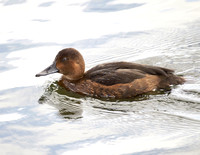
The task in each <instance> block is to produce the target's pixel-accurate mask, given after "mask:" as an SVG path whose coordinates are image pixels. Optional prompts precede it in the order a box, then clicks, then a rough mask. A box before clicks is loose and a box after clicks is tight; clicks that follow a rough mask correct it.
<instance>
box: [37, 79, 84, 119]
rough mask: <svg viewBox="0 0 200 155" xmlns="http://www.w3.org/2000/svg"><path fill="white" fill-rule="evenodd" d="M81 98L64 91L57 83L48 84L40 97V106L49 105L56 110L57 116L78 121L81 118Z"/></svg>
mask: <svg viewBox="0 0 200 155" xmlns="http://www.w3.org/2000/svg"><path fill="white" fill-rule="evenodd" d="M82 99H83V98H82V96H80V95H78V94H75V93H72V92H70V91H67V90H65V89H64V88H63V87H61V86H60V85H59V83H58V81H56V82H53V83H50V84H49V85H48V86H47V87H46V88H45V91H44V94H43V95H42V96H41V97H40V99H39V100H38V102H39V103H40V104H49V105H51V106H53V107H55V108H57V109H58V111H59V115H61V116H62V117H63V118H65V119H78V118H81V117H82V112H83V110H82V106H81V100H82Z"/></svg>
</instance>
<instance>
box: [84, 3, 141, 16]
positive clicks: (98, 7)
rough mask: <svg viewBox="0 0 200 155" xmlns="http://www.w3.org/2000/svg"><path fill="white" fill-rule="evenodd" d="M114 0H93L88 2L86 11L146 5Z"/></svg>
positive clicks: (106, 10) (109, 10) (113, 10)
mask: <svg viewBox="0 0 200 155" xmlns="http://www.w3.org/2000/svg"><path fill="white" fill-rule="evenodd" d="M113 1H114V0H102V1H99V0H91V1H90V2H87V3H86V4H87V7H86V8H85V11H86V12H101V13H105V12H115V11H121V10H126V9H131V8H135V7H139V6H142V5H144V4H143V3H129V4H112V2H113Z"/></svg>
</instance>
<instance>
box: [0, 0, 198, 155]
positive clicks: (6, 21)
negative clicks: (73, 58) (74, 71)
mask: <svg viewBox="0 0 200 155" xmlns="http://www.w3.org/2000/svg"><path fill="white" fill-rule="evenodd" d="M199 10H200V1H198V0H186V1H183V0H177V1H173V0H169V1H161V0H151V1H145V0H143V1H120V0H110V1H96V0H93V1H87V0H84V1H79V0H75V1H73V2H69V1H25V0H24V1H19V0H4V1H1V2H0V19H1V26H0V27H1V28H0V36H1V37H0V154H20V155H21V154H42V155H44V154H200V113H199V112H200V76H199V73H200V67H199V66H200V56H199V53H200V35H199V34H200V29H199V27H200V11H199ZM66 47H74V48H76V49H78V50H79V51H80V52H81V53H82V54H83V56H84V59H85V61H86V69H89V68H91V67H93V66H95V65H97V64H100V63H104V62H112V61H130V62H136V63H142V64H149V65H157V66H162V67H168V68H171V69H174V70H175V71H176V74H178V75H182V76H184V77H185V78H186V80H187V82H186V83H185V84H184V85H181V86H175V87H173V88H172V91H169V92H160V93H158V94H157V95H154V94H149V95H143V96H139V97H137V98H134V99H132V100H99V99H94V98H90V97H85V96H81V95H77V94H74V93H72V92H68V91H66V90H65V89H63V88H62V87H60V86H59V85H58V84H57V81H58V80H59V78H60V75H59V74H55V75H50V76H47V77H41V78H35V74H36V73H38V72H39V71H41V70H42V69H44V68H45V67H47V66H48V65H50V64H51V63H52V61H53V59H54V57H55V55H56V54H57V52H58V51H59V50H61V49H62V48H66Z"/></svg>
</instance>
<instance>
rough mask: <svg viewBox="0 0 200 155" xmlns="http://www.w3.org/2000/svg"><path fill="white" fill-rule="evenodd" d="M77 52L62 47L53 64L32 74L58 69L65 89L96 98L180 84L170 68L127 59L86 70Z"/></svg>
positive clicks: (129, 94) (118, 95)
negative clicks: (141, 63)
mask: <svg viewBox="0 0 200 155" xmlns="http://www.w3.org/2000/svg"><path fill="white" fill-rule="evenodd" d="M84 71H85V63H84V60H83V57H82V56H81V54H80V53H79V52H78V51H77V50H75V49H73V48H67V49H63V50H62V51H60V52H59V53H58V55H57V56H56V58H55V60H54V62H53V64H52V65H51V66H50V67H48V68H46V69H45V70H44V71H42V72H40V73H39V74H37V75H36V76H44V75H47V74H51V73H55V72H60V73H62V74H63V76H62V78H61V80H60V83H61V85H63V86H64V87H65V88H66V89H68V90H70V91H73V92H76V93H79V94H84V95H88V96H92V97H99V98H118V99H125V98H131V97H134V96H137V95H140V94H144V93H148V92H151V91H155V90H159V89H168V88H169V87H170V85H177V84H182V83H184V79H183V78H182V77H179V76H176V75H174V74H173V72H174V71H173V70H170V69H167V68H162V67H155V66H148V65H140V64H135V63H130V62H114V63H106V64H101V65H98V66H96V67H94V68H92V69H90V70H88V71H87V72H84Z"/></svg>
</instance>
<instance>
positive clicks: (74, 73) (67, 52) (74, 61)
mask: <svg viewBox="0 0 200 155" xmlns="http://www.w3.org/2000/svg"><path fill="white" fill-rule="evenodd" d="M84 72H85V63H84V60H83V57H82V55H81V54H80V53H79V52H78V51H77V50H76V49H74V48H66V49H63V50H61V51H60V52H59V53H58V54H57V56H56V58H55V60H54V61H53V64H52V65H50V66H49V67H47V68H46V69H45V70H43V71H42V72H40V73H38V74H36V77H39V76H45V75H48V74H53V73H61V74H63V75H64V77H65V78H66V79H68V80H71V81H73V80H78V79H80V78H82V77H83V75H84Z"/></svg>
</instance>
